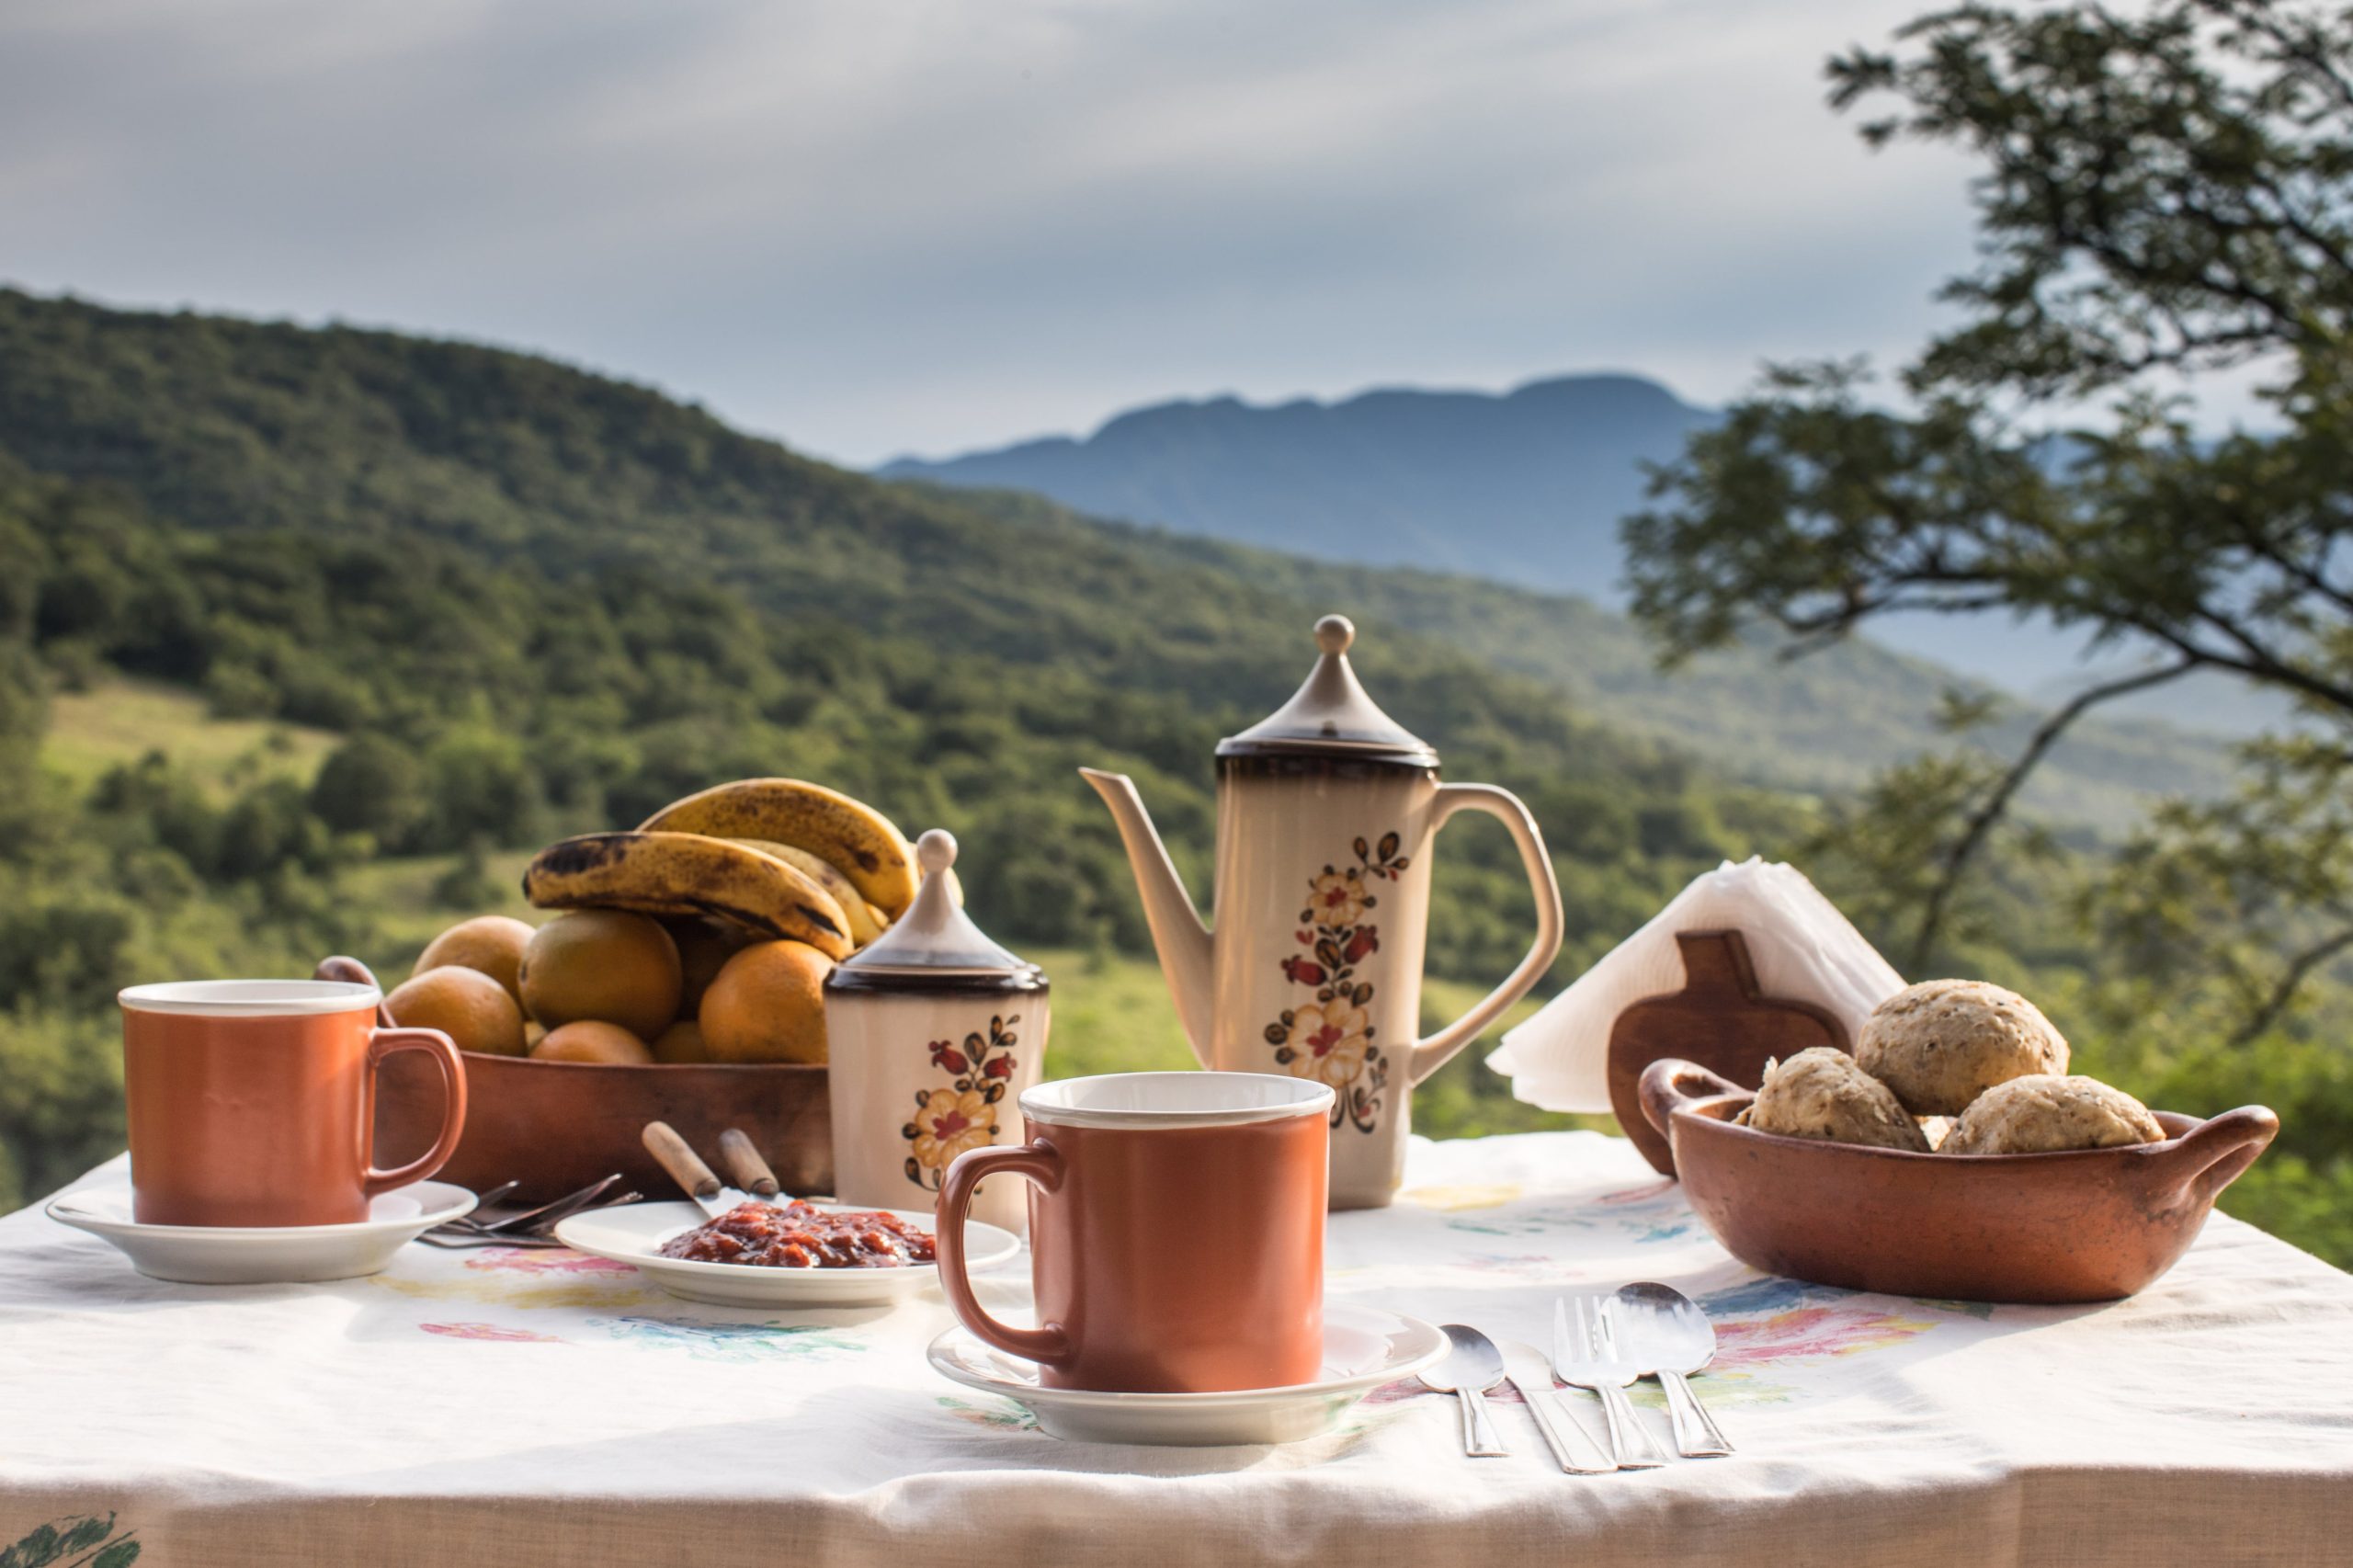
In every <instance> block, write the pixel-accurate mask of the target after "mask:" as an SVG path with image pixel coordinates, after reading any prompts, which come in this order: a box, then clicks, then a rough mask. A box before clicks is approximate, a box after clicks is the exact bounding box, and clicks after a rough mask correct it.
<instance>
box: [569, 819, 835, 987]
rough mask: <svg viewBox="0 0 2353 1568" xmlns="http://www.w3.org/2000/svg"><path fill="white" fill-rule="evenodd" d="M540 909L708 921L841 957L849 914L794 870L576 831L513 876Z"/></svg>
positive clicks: (692, 845)
mask: <svg viewBox="0 0 2353 1568" xmlns="http://www.w3.org/2000/svg"><path fill="white" fill-rule="evenodd" d="M523 896H524V897H525V898H527V899H529V900H530V901H531V903H532V904H533V905H534V906H536V907H538V908H540V909H634V910H638V911H640V912H642V913H643V914H647V915H718V916H720V917H721V918H722V919H726V920H733V921H734V922H735V923H736V924H737V925H739V926H749V927H751V928H752V929H753V930H755V931H758V932H761V933H763V934H765V935H767V936H770V937H789V938H790V939H791V940H793V941H796V942H806V943H808V944H809V945H810V946H811V947H813V948H814V949H817V950H818V951H819V952H821V953H824V955H825V956H826V957H827V958H830V959H846V958H847V957H849V955H850V937H849V931H850V922H849V916H848V915H846V914H844V913H843V912H842V906H841V904H840V903H838V902H837V901H836V900H835V898H834V896H833V894H831V893H829V892H826V891H825V890H824V888H823V887H821V886H819V885H818V883H817V882H816V881H815V880H814V879H813V878H811V877H810V876H809V874H808V873H807V872H805V871H803V870H801V869H800V868H799V867H797V866H793V865H790V864H789V863H787V862H786V861H783V860H779V859H778V858H776V857H775V856H773V855H764V854H762V853H760V851H758V850H756V849H749V848H746V847H745V846H743V845H741V844H731V843H729V842H728V841H727V840H726V839H724V838H709V837H705V836H703V835H700V834H692V833H645V832H639V833H585V834H582V835H579V836H578V837H576V838H566V839H562V840H559V841H558V842H556V843H554V844H551V845H549V846H547V847H546V848H545V849H542V850H540V852H539V854H538V855H537V856H535V857H533V858H532V860H531V863H530V865H529V866H528V867H526V868H524V870H523Z"/></svg>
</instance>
